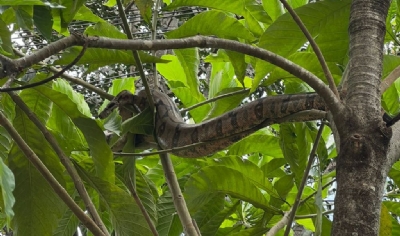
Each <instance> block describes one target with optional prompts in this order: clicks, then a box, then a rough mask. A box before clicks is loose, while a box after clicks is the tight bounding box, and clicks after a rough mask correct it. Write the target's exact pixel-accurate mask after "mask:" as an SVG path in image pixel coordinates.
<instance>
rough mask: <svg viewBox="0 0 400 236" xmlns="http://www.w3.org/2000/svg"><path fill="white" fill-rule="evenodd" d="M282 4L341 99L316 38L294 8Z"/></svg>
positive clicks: (282, 0) (283, 2)
mask: <svg viewBox="0 0 400 236" xmlns="http://www.w3.org/2000/svg"><path fill="white" fill-rule="evenodd" d="M280 1H281V3H282V4H283V5H284V6H285V8H286V10H288V12H289V13H290V15H291V16H292V18H293V20H294V21H295V22H296V24H297V25H298V26H299V28H300V30H301V31H302V32H303V34H304V35H305V36H306V38H307V40H308V42H309V43H310V45H311V47H312V49H313V50H314V53H315V55H316V56H317V58H318V61H319V63H320V64H321V67H322V70H323V71H324V74H325V78H326V80H327V81H328V84H329V87H330V89H331V90H332V92H333V93H334V94H335V95H336V97H337V98H340V95H339V92H338V90H337V88H336V85H335V81H334V79H333V76H332V73H331V71H330V70H329V67H328V65H327V64H326V61H325V58H324V55H323V54H322V52H321V50H320V48H319V47H318V45H317V43H316V42H315V40H314V38H313V37H312V36H311V34H310V32H309V31H308V30H307V28H306V26H305V25H304V23H303V22H302V21H301V19H300V17H299V16H298V15H297V14H296V12H295V11H294V10H293V8H292V7H291V6H290V5H289V4H288V3H287V2H286V0H280Z"/></svg>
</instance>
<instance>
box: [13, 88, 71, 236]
mask: <svg viewBox="0 0 400 236" xmlns="http://www.w3.org/2000/svg"><path fill="white" fill-rule="evenodd" d="M20 96H21V98H22V99H23V100H24V102H25V103H26V104H27V106H28V107H30V109H31V110H32V111H33V112H34V113H35V114H36V115H37V116H38V118H39V119H40V120H41V121H42V122H43V123H45V121H46V120H47V119H48V117H49V115H50V108H51V102H50V101H49V100H48V99H47V98H45V97H44V96H42V95H41V94H40V93H38V92H37V91H35V90H32V89H27V90H24V91H22V92H21V93H20ZM13 125H14V128H15V129H16V130H17V131H18V132H19V134H21V135H22V138H23V139H24V140H25V142H26V143H27V144H28V145H29V146H30V147H31V149H32V150H33V151H34V152H35V153H36V155H37V156H38V157H39V158H40V159H41V161H42V162H43V163H44V164H45V165H46V167H47V168H48V169H49V170H50V172H51V173H52V174H53V175H54V176H55V178H56V179H57V180H58V181H59V182H60V184H61V185H62V186H64V185H65V183H64V180H63V171H64V170H63V168H62V167H61V165H60V161H59V159H58V157H57V156H56V155H55V153H54V151H53V150H52V148H51V147H50V146H49V144H48V143H47V141H46V140H45V138H44V137H43V135H42V133H41V132H40V131H39V130H38V129H37V127H36V126H35V125H34V124H33V123H32V122H31V121H30V120H29V118H28V117H27V116H26V115H25V114H24V113H22V111H21V110H20V109H16V117H15V119H14V122H13ZM9 160H10V168H11V170H12V171H13V173H14V175H15V182H16V186H15V191H14V196H15V199H16V203H15V206H14V208H13V209H14V211H15V217H14V219H13V230H14V233H15V234H18V235H19V234H20V235H30V234H31V233H32V232H35V234H36V233H37V234H38V235H51V234H52V232H53V230H54V229H55V228H56V227H57V225H58V219H59V218H60V217H61V216H62V213H63V212H64V210H65V205H64V203H63V202H62V201H61V199H60V198H59V197H58V196H57V195H56V194H55V192H54V190H53V189H52V188H51V187H50V186H49V184H48V183H47V181H46V180H45V179H44V178H43V176H42V175H41V174H40V173H39V172H38V171H37V170H36V168H35V167H34V166H33V165H32V164H31V163H30V162H29V161H28V160H27V158H26V156H25V155H24V154H23V153H22V151H21V150H20V149H19V148H18V147H16V146H14V147H13V148H12V150H11V152H10V156H9ZM43 225H46V227H43Z"/></svg>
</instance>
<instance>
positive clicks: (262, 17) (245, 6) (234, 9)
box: [166, 0, 271, 23]
mask: <svg viewBox="0 0 400 236" xmlns="http://www.w3.org/2000/svg"><path fill="white" fill-rule="evenodd" d="M184 6H200V7H207V8H213V9H219V10H222V11H227V12H231V13H234V14H236V15H241V16H245V18H247V17H248V16H252V17H254V19H257V20H258V21H261V22H264V23H269V22H270V21H271V18H270V17H269V16H268V14H267V13H266V12H265V11H261V10H260V9H262V7H261V6H260V4H259V3H258V2H257V1H255V0H245V1H242V0H232V1H224V0H202V1H196V0H176V1H173V2H172V4H170V5H169V6H168V7H167V8H166V9H167V10H171V9H175V8H178V7H184Z"/></svg>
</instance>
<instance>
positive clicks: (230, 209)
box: [195, 200, 240, 235]
mask: <svg viewBox="0 0 400 236" xmlns="http://www.w3.org/2000/svg"><path fill="white" fill-rule="evenodd" d="M210 202H211V201H210ZM224 203H225V204H224V205H225V206H224V208H223V209H222V210H220V211H219V212H216V214H211V215H207V216H208V217H207V221H205V222H204V223H203V224H198V226H199V228H200V231H201V233H202V234H203V235H215V234H216V233H217V231H218V229H219V228H220V225H221V224H222V223H223V222H224V220H225V219H226V218H228V217H229V216H230V215H232V214H233V213H234V212H235V211H236V209H237V208H238V206H239V205H240V201H238V200H234V201H233V202H229V201H225V202H224ZM206 206H207V205H206ZM206 213H209V212H206ZM195 218H196V219H197V217H196V216H195ZM203 219H204V218H203Z"/></svg>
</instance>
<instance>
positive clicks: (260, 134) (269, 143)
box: [228, 129, 283, 157]
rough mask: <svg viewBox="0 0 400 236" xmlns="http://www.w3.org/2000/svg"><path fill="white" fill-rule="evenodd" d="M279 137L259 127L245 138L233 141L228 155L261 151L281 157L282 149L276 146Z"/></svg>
mask: <svg viewBox="0 0 400 236" xmlns="http://www.w3.org/2000/svg"><path fill="white" fill-rule="evenodd" d="M278 143H279V139H278V138H277V137H275V136H273V135H271V133H270V132H268V130H267V129H261V130H258V131H256V132H255V133H253V134H251V135H249V136H247V137H246V138H244V139H242V140H240V141H239V142H237V143H234V144H233V145H232V146H231V147H230V148H229V152H228V155H239V156H240V155H244V154H249V153H252V152H258V153H262V154H265V155H268V156H272V157H282V156H283V154H282V150H281V149H280V148H279V146H277V144H278Z"/></svg>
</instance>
